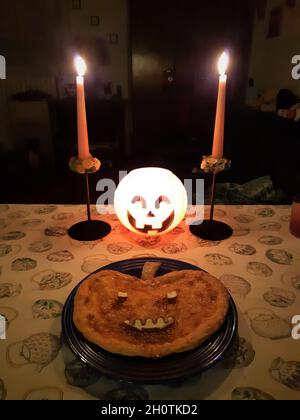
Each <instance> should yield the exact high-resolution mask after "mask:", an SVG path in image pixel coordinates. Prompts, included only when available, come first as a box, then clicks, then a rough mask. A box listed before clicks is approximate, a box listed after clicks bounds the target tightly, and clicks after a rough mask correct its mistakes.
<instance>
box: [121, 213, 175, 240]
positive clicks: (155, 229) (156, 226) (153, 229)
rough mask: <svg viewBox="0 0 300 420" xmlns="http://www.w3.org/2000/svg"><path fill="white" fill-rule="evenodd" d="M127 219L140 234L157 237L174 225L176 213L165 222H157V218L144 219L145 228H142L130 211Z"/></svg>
mask: <svg viewBox="0 0 300 420" xmlns="http://www.w3.org/2000/svg"><path fill="white" fill-rule="evenodd" d="M127 217H128V221H129V223H130V225H131V226H132V227H133V228H134V229H135V230H137V231H138V232H140V233H145V234H147V235H156V234H157V233H160V232H164V231H165V230H167V229H168V228H169V227H170V226H171V225H172V223H173V222H174V219H175V212H174V210H173V211H172V212H171V214H170V216H168V217H167V218H166V219H165V220H164V221H163V222H157V220H156V217H155V216H154V217H153V216H152V217H151V216H147V217H146V218H145V219H144V221H145V223H144V226H143V227H141V224H140V223H139V224H138V222H137V220H136V219H135V217H133V216H132V214H131V213H130V211H127ZM148 222H149V223H148ZM138 225H139V226H138Z"/></svg>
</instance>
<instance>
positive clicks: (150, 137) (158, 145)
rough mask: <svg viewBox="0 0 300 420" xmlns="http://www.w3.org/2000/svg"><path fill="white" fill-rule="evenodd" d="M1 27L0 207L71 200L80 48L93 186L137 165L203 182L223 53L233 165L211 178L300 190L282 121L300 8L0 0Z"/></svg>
mask: <svg viewBox="0 0 300 420" xmlns="http://www.w3.org/2000/svg"><path fill="white" fill-rule="evenodd" d="M0 28H1V30H0V55H2V56H4V57H5V59H6V65H7V69H6V74H7V77H6V80H0V159H1V165H0V171H1V201H2V202H42V203H44V202H57V203H76V202H79V201H80V200H81V190H80V185H81V180H80V179H79V177H77V176H76V175H75V174H73V173H71V172H70V170H69V168H68V161H69V159H70V157H72V156H74V155H75V154H76V142H77V133H76V100H75V93H76V89H75V88H76V86H75V77H76V74H75V70H74V66H73V58H74V56H75V54H76V53H80V54H82V55H83V56H84V57H85V58H86V60H87V65H88V73H87V76H86V96H87V114H88V125H89V137H90V145H91V150H92V153H93V154H94V155H95V156H97V157H98V158H100V159H101V161H102V163H103V166H102V170H101V172H100V173H98V174H97V175H95V176H94V177H92V182H94V183H95V182H96V181H97V180H98V178H99V177H100V176H101V177H112V178H115V179H117V177H118V171H119V170H130V169H132V168H136V167H140V166H144V165H159V166H163V167H167V168H170V169H172V170H173V171H174V172H175V173H176V174H177V175H178V176H179V177H181V178H182V179H183V178H190V177H192V176H200V177H202V174H201V173H200V172H199V171H198V170H199V168H200V161H201V157H202V155H204V154H210V153H211V147H212V137H213V127H214V118H215V107H216V97H217V88H218V72H217V60H218V57H219V55H220V54H221V52H222V51H223V50H224V49H226V50H227V51H228V52H229V54H230V59H231V61H230V67H229V70H228V100H227V116H226V133H225V154H226V156H227V157H229V158H231V159H232V168H231V170H230V171H229V172H226V173H224V174H222V176H221V177H220V182H239V183H243V182H247V181H250V180H254V179H258V178H260V177H263V176H269V177H270V178H271V180H272V182H273V185H274V188H278V189H281V190H282V191H283V193H284V194H283V195H281V199H284V200H289V199H290V197H291V196H292V195H293V194H294V193H295V192H296V191H297V189H299V187H298V186H299V184H300V175H299V156H300V153H299V152H300V126H299V124H300V122H295V121H294V120H293V119H291V118H283V117H279V116H278V109H279V108H284V109H287V110H288V109H289V108H291V107H292V106H293V105H295V104H296V103H297V102H300V100H298V95H300V83H299V81H296V80H293V78H292V76H291V71H292V64H291V60H292V57H293V56H294V55H296V54H297V53H299V45H298V44H299V39H300V1H299V0H295V1H289V0H256V1H255V0H245V1H242V2H241V1H238V0H227V1H224V0H210V1H206V0H203V1H202V0H201V1H199V0H198V1H197V0H164V1H159V0H151V1H150V0H51V1H43V2H41V1H39V0H27V1H26V2H24V1H20V0H2V1H1V14H0ZM93 191H94V188H93ZM93 194H94V193H93Z"/></svg>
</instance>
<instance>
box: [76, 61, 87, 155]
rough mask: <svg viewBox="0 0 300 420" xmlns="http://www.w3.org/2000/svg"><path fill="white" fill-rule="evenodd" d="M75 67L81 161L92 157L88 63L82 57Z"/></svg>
mask: <svg viewBox="0 0 300 420" xmlns="http://www.w3.org/2000/svg"><path fill="white" fill-rule="evenodd" d="M75 67H76V70H77V73H78V76H77V78H76V86H77V132H78V158H79V159H81V160H85V159H88V158H89V157H90V150H89V137H88V128H87V119H86V106H85V92H84V75H85V73H86V70H87V68H86V63H85V61H84V59H83V58H82V57H80V56H77V57H76V58H75Z"/></svg>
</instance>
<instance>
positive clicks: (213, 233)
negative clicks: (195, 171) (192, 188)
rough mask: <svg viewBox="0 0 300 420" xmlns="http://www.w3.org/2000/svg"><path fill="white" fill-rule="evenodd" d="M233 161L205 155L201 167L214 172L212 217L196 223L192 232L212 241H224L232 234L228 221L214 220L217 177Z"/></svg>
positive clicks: (205, 170)
mask: <svg viewBox="0 0 300 420" xmlns="http://www.w3.org/2000/svg"><path fill="white" fill-rule="evenodd" d="M230 166H231V161H230V160H228V159H225V158H222V159H215V158H213V157H212V156H204V157H203V161H202V165H201V169H202V170H203V171H204V172H205V173H212V174H213V183H212V192H211V202H210V217H209V219H206V220H204V221H203V222H202V223H200V222H199V223H195V224H192V225H191V226H190V232H191V233H192V234H193V235H194V236H196V237H198V238H201V239H205V240H210V241H222V240H224V239H228V238H230V237H231V236H232V234H233V230H232V228H231V227H230V226H229V225H227V224H226V223H222V222H219V221H217V220H214V209H215V197H216V178H217V174H218V173H219V172H222V171H224V170H225V169H228V168H230Z"/></svg>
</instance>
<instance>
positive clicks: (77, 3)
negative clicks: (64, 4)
mask: <svg viewBox="0 0 300 420" xmlns="http://www.w3.org/2000/svg"><path fill="white" fill-rule="evenodd" d="M72 9H73V10H80V9H81V0H72Z"/></svg>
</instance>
